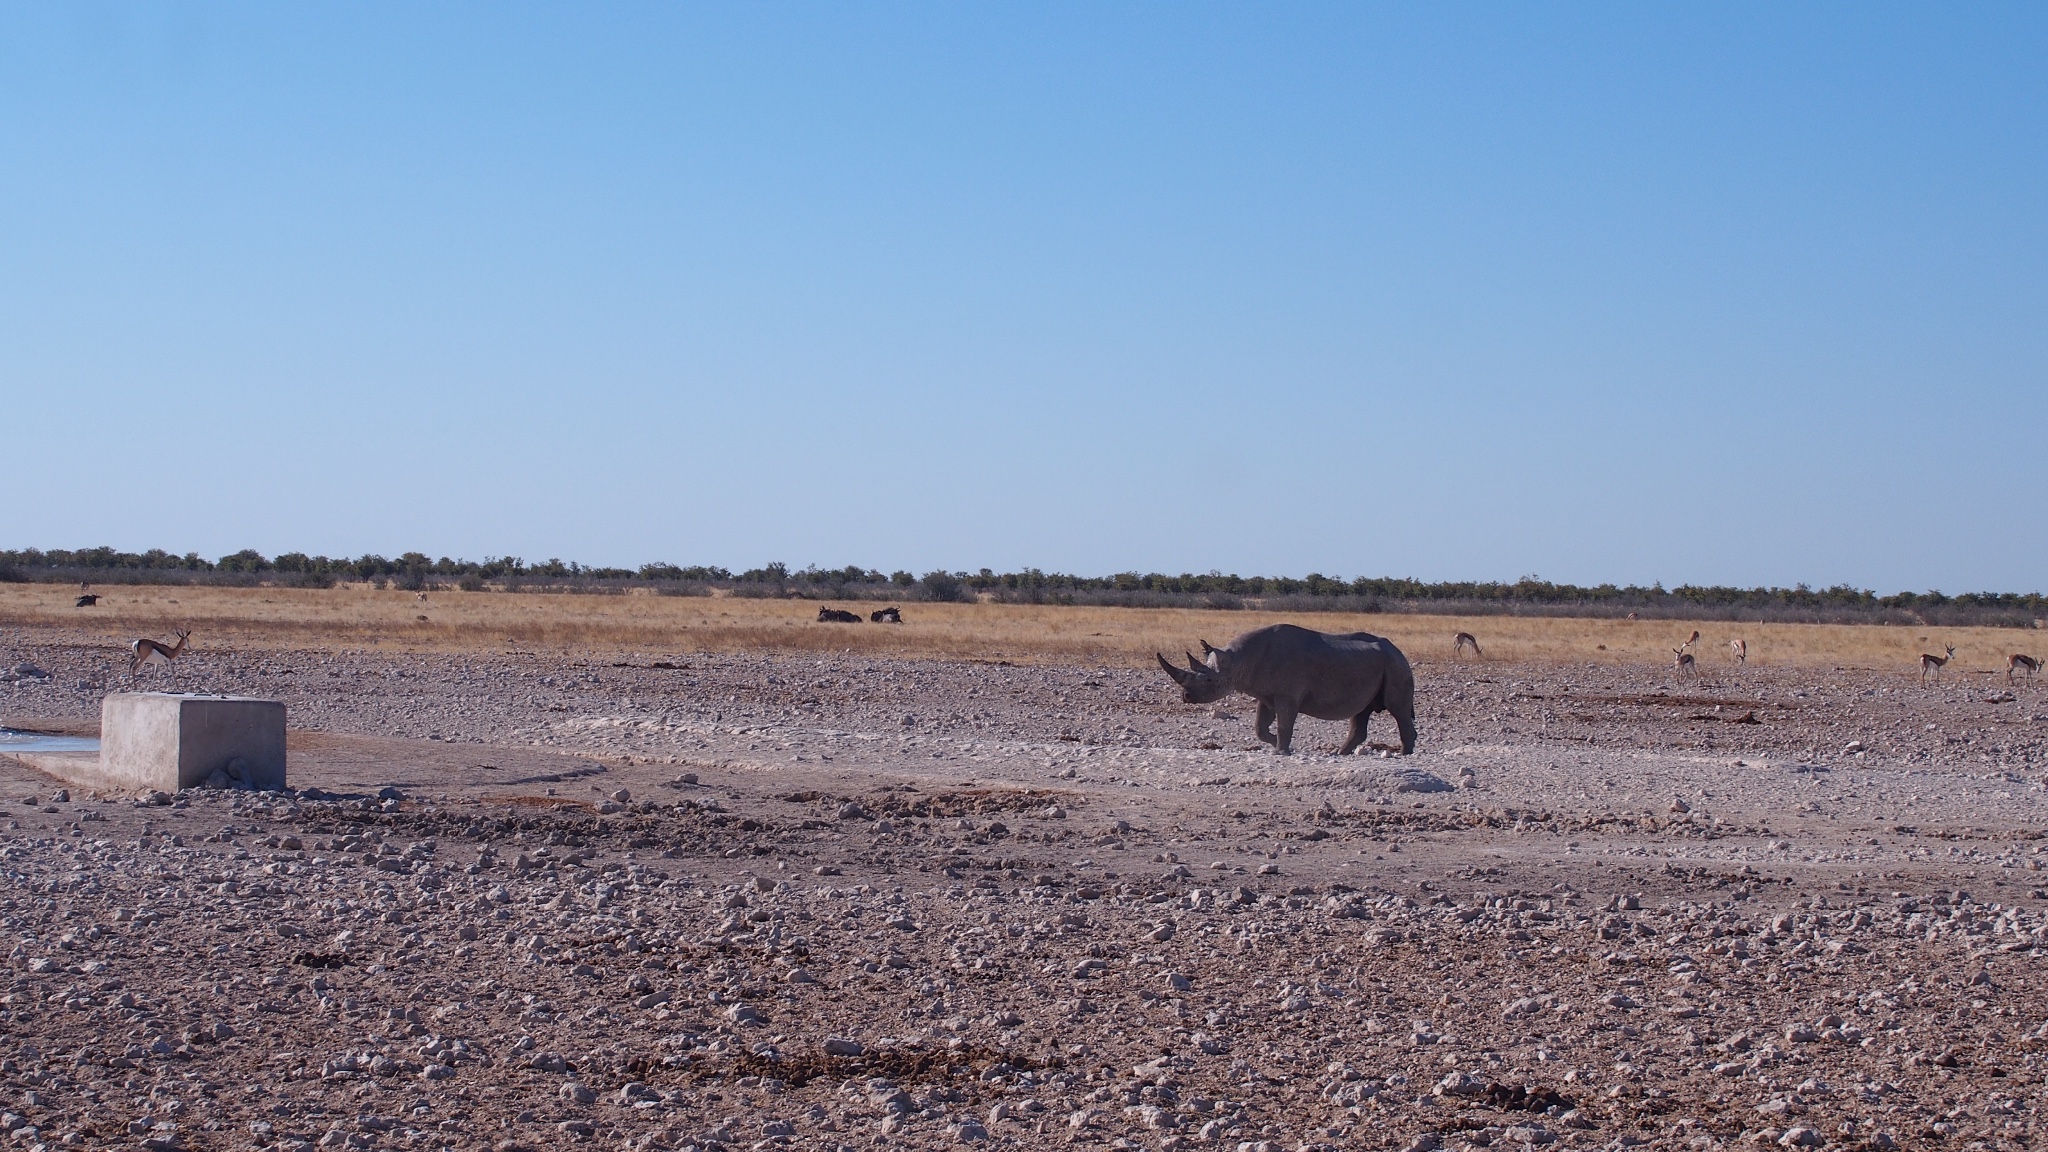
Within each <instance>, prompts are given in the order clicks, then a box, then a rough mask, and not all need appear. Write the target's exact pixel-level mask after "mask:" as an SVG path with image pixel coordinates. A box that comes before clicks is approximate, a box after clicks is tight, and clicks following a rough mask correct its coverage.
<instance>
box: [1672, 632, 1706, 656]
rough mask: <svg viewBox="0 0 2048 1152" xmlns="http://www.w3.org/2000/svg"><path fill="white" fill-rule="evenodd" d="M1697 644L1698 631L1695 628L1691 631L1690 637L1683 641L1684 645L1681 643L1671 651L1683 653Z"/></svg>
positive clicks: (1698, 638) (1698, 640) (1698, 639)
mask: <svg viewBox="0 0 2048 1152" xmlns="http://www.w3.org/2000/svg"><path fill="white" fill-rule="evenodd" d="M1699 642H1700V630H1699V629H1697V628H1695V629H1693V630H1692V635H1691V636H1688V637H1686V639H1685V643H1683V644H1680V645H1679V646H1678V647H1677V648H1675V649H1673V651H1675V652H1683V651H1685V650H1686V649H1688V648H1690V647H1692V646H1693V645H1695V644H1697V643H1699Z"/></svg>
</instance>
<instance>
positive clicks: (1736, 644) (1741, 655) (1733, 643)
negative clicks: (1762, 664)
mask: <svg viewBox="0 0 2048 1152" xmlns="http://www.w3.org/2000/svg"><path fill="white" fill-rule="evenodd" d="M1728 651H1730V652H1733V653H1734V654H1735V662H1736V663H1737V664H1747V663H1749V645H1747V644H1744V643H1743V642H1742V637H1740V636H1737V637H1736V638H1735V639H1733V640H1730V641H1729V642H1728Z"/></svg>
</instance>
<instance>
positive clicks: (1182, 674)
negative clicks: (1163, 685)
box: [1152, 652, 1194, 684]
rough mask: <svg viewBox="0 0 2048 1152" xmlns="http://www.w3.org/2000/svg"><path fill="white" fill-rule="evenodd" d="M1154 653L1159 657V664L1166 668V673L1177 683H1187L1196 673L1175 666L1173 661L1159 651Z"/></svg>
mask: <svg viewBox="0 0 2048 1152" xmlns="http://www.w3.org/2000/svg"><path fill="white" fill-rule="evenodd" d="M1152 655H1153V656H1155V657H1158V660H1159V666H1160V667H1161V668H1164V669H1166V674H1167V675H1168V676H1171V677H1173V680H1174V683H1176V684H1186V683H1187V682H1188V680H1189V678H1190V677H1192V676H1193V675H1194V673H1192V672H1189V671H1188V670H1186V669H1185V668H1176V667H1174V666H1173V662H1172V661H1170V660H1168V659H1167V658H1166V657H1164V656H1160V655H1159V653H1157V652H1154V653H1153V654H1152Z"/></svg>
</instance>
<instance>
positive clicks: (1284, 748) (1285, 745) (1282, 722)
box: [1273, 699, 1299, 756]
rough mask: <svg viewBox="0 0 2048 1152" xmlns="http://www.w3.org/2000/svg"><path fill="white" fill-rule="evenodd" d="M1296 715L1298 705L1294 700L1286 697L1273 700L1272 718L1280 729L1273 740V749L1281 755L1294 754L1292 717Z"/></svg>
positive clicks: (1297, 713)
mask: <svg viewBox="0 0 2048 1152" xmlns="http://www.w3.org/2000/svg"><path fill="white" fill-rule="evenodd" d="M1297 715H1299V707H1298V705H1296V704H1295V702H1294V701H1292V700H1287V699H1277V700H1275V701H1273V719H1274V720H1275V722H1276V723H1278V725H1279V729H1280V730H1279V734H1278V736H1277V738H1276V739H1275V740H1274V742H1273V751H1274V752H1276V753H1278V754H1280V755H1282V756H1291V755H1293V754H1294V718H1295V717H1296V716H1297Z"/></svg>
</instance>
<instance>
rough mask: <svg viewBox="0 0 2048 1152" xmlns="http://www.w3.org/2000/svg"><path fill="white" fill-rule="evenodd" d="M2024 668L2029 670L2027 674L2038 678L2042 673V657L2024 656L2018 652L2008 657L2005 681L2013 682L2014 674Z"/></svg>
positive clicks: (2006, 659)
mask: <svg viewBox="0 0 2048 1152" xmlns="http://www.w3.org/2000/svg"><path fill="white" fill-rule="evenodd" d="M2022 668H2025V669H2026V670H2027V675H2029V676H2032V677H2035V678H2036V679H2038V678H2039V677H2040V675H2041V658H2040V657H2038V656H2022V655H2020V654H2019V653H2018V652H2015V653H2013V654H2012V655H2010V656H2008V657H2006V658H2005V682H2006V683H2007V684H2010V683H2012V674H2013V673H2014V672H2017V671H2019V670H2020V669H2022Z"/></svg>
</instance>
